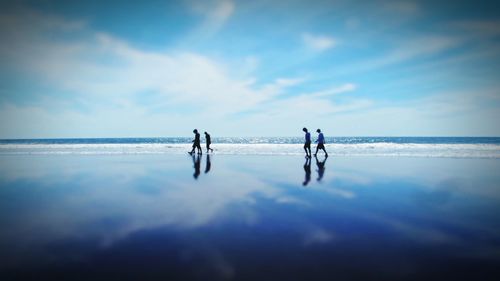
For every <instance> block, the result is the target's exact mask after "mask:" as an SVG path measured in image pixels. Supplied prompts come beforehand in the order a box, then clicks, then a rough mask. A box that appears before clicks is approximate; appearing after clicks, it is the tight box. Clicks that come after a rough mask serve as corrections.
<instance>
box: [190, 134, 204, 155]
mask: <svg viewBox="0 0 500 281" xmlns="http://www.w3.org/2000/svg"><path fill="white" fill-rule="evenodd" d="M193 133H194V140H193V149H192V150H191V151H190V152H189V154H193V153H194V150H195V148H196V149H198V154H201V153H202V152H201V145H200V133H198V130H197V129H194V130H193Z"/></svg>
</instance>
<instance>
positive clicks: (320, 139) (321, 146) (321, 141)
mask: <svg viewBox="0 0 500 281" xmlns="http://www.w3.org/2000/svg"><path fill="white" fill-rule="evenodd" d="M316 132H317V133H318V139H317V140H316V142H317V143H318V145H317V146H316V153H314V156H316V155H317V154H318V150H320V149H321V150H323V151H324V152H325V156H326V157H328V153H326V149H325V136H323V133H322V132H321V130H320V129H317V130H316Z"/></svg>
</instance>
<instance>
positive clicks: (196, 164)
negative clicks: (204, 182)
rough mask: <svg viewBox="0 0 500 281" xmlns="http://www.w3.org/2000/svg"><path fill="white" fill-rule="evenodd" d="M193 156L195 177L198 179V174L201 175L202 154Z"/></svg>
mask: <svg viewBox="0 0 500 281" xmlns="http://www.w3.org/2000/svg"><path fill="white" fill-rule="evenodd" d="M191 157H192V158H193V165H194V174H193V177H194V179H195V180H197V179H198V176H199V175H200V164H201V157H200V155H194V154H193V155H191Z"/></svg>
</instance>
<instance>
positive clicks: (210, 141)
mask: <svg viewBox="0 0 500 281" xmlns="http://www.w3.org/2000/svg"><path fill="white" fill-rule="evenodd" d="M205 140H206V143H207V153H208V151H209V150H210V151H212V152H214V150H213V149H211V148H210V144H212V139H211V138H210V135H209V134H208V133H207V132H205Z"/></svg>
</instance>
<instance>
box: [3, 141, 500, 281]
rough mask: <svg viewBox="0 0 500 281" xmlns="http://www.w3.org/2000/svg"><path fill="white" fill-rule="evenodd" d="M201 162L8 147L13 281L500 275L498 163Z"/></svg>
mask: <svg viewBox="0 0 500 281" xmlns="http://www.w3.org/2000/svg"><path fill="white" fill-rule="evenodd" d="M327 148H328V147H327ZM198 157H199V156H194V157H192V156H190V155H188V154H180V153H179V154H177V153H167V154H147V153H138V154H99V153H94V154H88V155H82V154H8V153H7V154H2V155H0V167H1V169H0V200H1V202H0V229H1V231H0V277H1V279H2V280H30V279H39V278H43V279H52V280H68V279H71V280H75V279H76V280H297V279H306V280H333V279H336V280H338V279H341V280H366V279H382V280H396V279H398V280H401V279H404V280H429V279H431V280H457V279H481V280H487V279H490V280H494V279H495V278H494V277H495V276H498V274H499V273H500V270H499V266H498V265H499V264H500V263H499V262H500V254H499V253H500V204H499V203H500V191H499V190H498V183H499V182H500V175H499V174H498V171H499V170H500V161H499V159H497V158H490V159H488V158H477V157H468V158H452V157H383V156H330V157H328V158H327V159H326V160H325V158H324V157H323V155H319V157H318V160H316V159H315V158H314V157H313V158H312V159H311V162H310V166H309V162H308V161H307V160H306V159H305V158H304V157H303V156H302V155H300V154H298V155H276V154H271V155H256V154H249V155H237V154H217V153H214V154H212V155H209V156H208V155H206V154H203V155H201V156H200V157H199V158H198ZM309 171H310V173H309Z"/></svg>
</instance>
